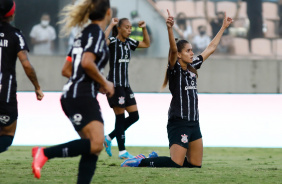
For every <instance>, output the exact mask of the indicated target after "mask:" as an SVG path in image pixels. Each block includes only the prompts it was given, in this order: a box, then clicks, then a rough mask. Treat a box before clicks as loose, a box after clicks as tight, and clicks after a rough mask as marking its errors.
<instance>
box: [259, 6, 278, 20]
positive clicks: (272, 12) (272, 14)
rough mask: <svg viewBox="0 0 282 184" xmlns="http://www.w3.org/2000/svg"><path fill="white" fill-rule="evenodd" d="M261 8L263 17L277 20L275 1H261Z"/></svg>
mask: <svg viewBox="0 0 282 184" xmlns="http://www.w3.org/2000/svg"><path fill="white" fill-rule="evenodd" d="M262 10H263V12H262V14H263V17H264V18H265V19H271V20H279V16H278V6H277V3H271V2H263V4H262Z"/></svg>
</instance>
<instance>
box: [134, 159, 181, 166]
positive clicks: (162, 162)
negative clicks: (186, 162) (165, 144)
mask: <svg viewBox="0 0 282 184" xmlns="http://www.w3.org/2000/svg"><path fill="white" fill-rule="evenodd" d="M139 167H177V168H179V167H181V166H180V165H178V164H176V163H175V162H174V161H172V160H171V158H170V157H156V158H145V159H142V161H141V163H140V164H139Z"/></svg>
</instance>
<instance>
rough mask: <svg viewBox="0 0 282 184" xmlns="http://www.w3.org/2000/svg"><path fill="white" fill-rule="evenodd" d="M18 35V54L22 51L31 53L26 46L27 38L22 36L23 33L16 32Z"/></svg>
mask: <svg viewBox="0 0 282 184" xmlns="http://www.w3.org/2000/svg"><path fill="white" fill-rule="evenodd" d="M15 35H16V41H17V44H16V52H17V53H18V52H20V51H22V50H27V51H29V48H28V46H27V44H26V40H25V37H24V36H23V35H22V33H21V32H16V33H15Z"/></svg>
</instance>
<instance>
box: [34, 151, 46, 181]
mask: <svg viewBox="0 0 282 184" xmlns="http://www.w3.org/2000/svg"><path fill="white" fill-rule="evenodd" d="M32 157H33V162H32V172H33V174H34V177H35V178H38V179H39V178H40V176H41V169H42V167H43V166H44V164H45V163H46V161H47V160H48V158H47V157H46V156H45V155H44V152H43V148H41V147H34V148H32Z"/></svg>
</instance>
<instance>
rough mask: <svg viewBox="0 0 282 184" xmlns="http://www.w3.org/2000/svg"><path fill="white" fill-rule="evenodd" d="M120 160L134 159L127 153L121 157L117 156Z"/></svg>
mask: <svg viewBox="0 0 282 184" xmlns="http://www.w3.org/2000/svg"><path fill="white" fill-rule="evenodd" d="M118 157H119V158H120V159H130V158H134V156H133V155H130V154H129V153H128V152H125V153H124V154H122V155H119V156H118Z"/></svg>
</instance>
